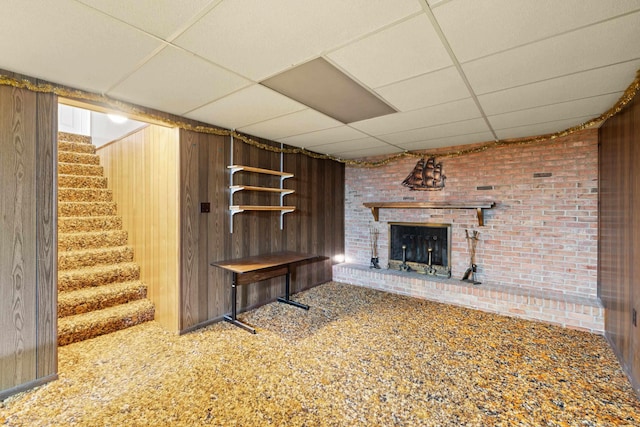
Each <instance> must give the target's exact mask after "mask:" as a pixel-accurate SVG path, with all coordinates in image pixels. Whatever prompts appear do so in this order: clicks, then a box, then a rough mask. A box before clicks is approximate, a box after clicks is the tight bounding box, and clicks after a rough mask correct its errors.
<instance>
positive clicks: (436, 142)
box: [399, 132, 494, 151]
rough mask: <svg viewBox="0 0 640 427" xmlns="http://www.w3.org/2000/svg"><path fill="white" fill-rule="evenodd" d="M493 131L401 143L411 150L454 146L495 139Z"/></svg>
mask: <svg viewBox="0 0 640 427" xmlns="http://www.w3.org/2000/svg"><path fill="white" fill-rule="evenodd" d="M493 140H494V139H493V134H492V133H491V132H478V133H470V134H467V135H456V136H449V137H444V138H436V139H431V140H428V141H417V142H411V143H408V144H399V145H400V146H401V147H402V148H404V149H405V150H409V151H416V150H432V149H434V148H441V147H454V146H457V145H466V144H475V143H477V142H488V141H493Z"/></svg>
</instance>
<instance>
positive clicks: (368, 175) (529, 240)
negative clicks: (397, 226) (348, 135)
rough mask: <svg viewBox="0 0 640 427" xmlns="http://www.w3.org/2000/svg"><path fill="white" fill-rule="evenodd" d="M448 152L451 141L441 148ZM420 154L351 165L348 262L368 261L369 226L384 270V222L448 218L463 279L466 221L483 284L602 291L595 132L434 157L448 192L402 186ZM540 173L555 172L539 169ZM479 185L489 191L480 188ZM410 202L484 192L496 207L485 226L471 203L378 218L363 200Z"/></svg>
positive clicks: (470, 197)
mask: <svg viewBox="0 0 640 427" xmlns="http://www.w3.org/2000/svg"><path fill="white" fill-rule="evenodd" d="M465 148H466V146H465ZM450 151H452V148H451V147H449V148H446V149H442V151H441V152H450ZM436 153H437V152H436ZM417 160H418V159H415V158H407V159H404V160H400V161H396V162H392V163H390V164H388V165H385V166H383V167H380V168H358V167H347V168H346V172H345V256H346V261H347V262H350V263H355V264H359V265H364V266H368V265H369V261H370V258H371V253H370V243H369V229H370V227H372V226H375V227H377V228H378V229H379V230H380V240H379V244H378V248H379V250H378V252H379V258H380V264H381V266H383V267H385V268H386V265H387V262H388V247H387V244H388V222H437V223H450V224H452V240H453V241H452V243H451V247H452V249H451V252H452V257H451V258H452V259H451V264H452V275H453V277H454V278H458V279H459V278H461V277H462V275H463V274H464V271H465V270H466V268H467V267H468V263H469V255H468V248H467V242H466V240H465V229H468V230H478V231H479V233H480V235H479V237H480V240H479V242H478V245H477V252H476V263H477V264H478V275H477V277H478V279H479V280H480V281H482V282H483V283H484V284H490V285H495V286H500V285H505V286H509V287H521V288H524V289H534V290H535V291H536V292H547V293H549V294H556V293H561V294H565V295H573V296H579V297H588V298H593V297H595V296H596V265H597V200H598V194H597V188H598V182H597V176H598V134H597V130H586V131H582V132H578V133H575V134H572V135H569V136H567V137H563V138H558V139H556V140H552V141H546V142H541V143H535V144H528V145H511V146H504V147H499V148H494V149H488V150H486V151H482V152H480V153H476V154H469V155H463V156H459V157H449V158H438V157H436V161H437V162H442V165H443V172H444V174H445V175H446V176H447V180H446V185H445V188H444V189H443V190H442V191H411V190H409V189H408V188H406V187H404V186H402V185H401V183H402V181H403V180H404V179H405V178H406V177H407V175H409V173H410V172H411V171H412V170H413V167H414V166H415V164H416V162H417ZM539 173H543V174H551V176H548V177H537V178H536V177H534V174H539ZM483 186H492V187H493V189H491V190H478V189H477V187H483ZM408 200H410V201H416V202H419V201H449V202H458V201H478V200H482V201H485V200H488V201H494V202H495V203H496V206H495V207H494V208H493V209H488V210H485V226H484V227H479V226H478V222H477V219H476V213H475V210H466V209H465V210H458V209H442V210H440V209H427V210H421V209H380V221H379V222H374V221H373V216H372V215H371V213H370V211H369V209H368V208H365V207H364V206H363V205H362V204H363V203H365V202H383V201H384V202H389V201H408Z"/></svg>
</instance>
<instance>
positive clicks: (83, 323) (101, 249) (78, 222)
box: [58, 132, 155, 345]
mask: <svg viewBox="0 0 640 427" xmlns="http://www.w3.org/2000/svg"><path fill="white" fill-rule="evenodd" d="M133 260H134V253H133V248H132V247H131V246H129V245H128V235H127V232H126V231H125V230H123V229H122V219H121V218H120V217H119V216H117V208H116V204H115V203H114V202H113V194H112V192H111V190H109V189H108V188H107V180H106V178H105V177H104V170H103V168H102V166H100V158H99V156H98V155H97V154H96V149H95V146H94V145H93V144H92V143H91V138H90V137H86V136H81V135H74V134H69V133H64V132H60V133H59V134H58V345H67V344H71V343H73V342H77V341H82V340H86V339H90V338H94V337H97V336H99V335H103V334H107V333H111V332H115V331H118V330H120V329H124V328H128V327H130V326H134V325H137V324H139V323H142V322H146V321H149V320H153V318H154V314H155V309H154V306H153V303H152V302H151V301H150V300H148V299H147V286H146V285H145V284H144V283H143V282H141V281H140V267H139V266H138V265H137V264H136V263H135V262H134V261H133Z"/></svg>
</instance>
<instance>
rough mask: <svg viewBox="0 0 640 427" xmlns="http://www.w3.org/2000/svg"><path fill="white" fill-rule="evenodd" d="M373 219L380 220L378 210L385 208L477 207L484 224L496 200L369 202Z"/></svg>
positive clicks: (480, 224)
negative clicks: (486, 211)
mask: <svg viewBox="0 0 640 427" xmlns="http://www.w3.org/2000/svg"><path fill="white" fill-rule="evenodd" d="M364 205H365V206H366V207H368V208H369V209H371V213H372V214H373V219H374V220H376V221H378V211H379V209H380V208H385V209H475V210H476V213H477V214H478V225H479V226H481V227H482V226H483V225H484V210H483V209H491V208H492V207H494V206H495V202H368V203H364Z"/></svg>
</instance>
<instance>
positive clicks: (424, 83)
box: [376, 67, 470, 111]
mask: <svg viewBox="0 0 640 427" xmlns="http://www.w3.org/2000/svg"><path fill="white" fill-rule="evenodd" d="M376 92H377V93H378V94H379V95H380V96H382V97H383V98H384V99H386V100H387V101H388V102H389V103H391V104H392V105H393V106H394V107H396V108H397V109H399V110H400V111H410V110H416V109H418V108H423V107H429V106H431V105H436V104H443V103H446V102H451V101H455V100H458V99H463V98H468V97H469V96H470V93H469V89H467V86H466V85H465V83H464V81H463V80H462V77H460V74H459V73H458V70H457V69H456V68H455V67H449V68H445V69H444V70H439V71H434V72H432V73H428V74H423V75H421V76H418V77H415V78H412V79H408V80H403V81H401V82H398V83H393V84H390V85H388V86H384V87H381V88H378V89H376Z"/></svg>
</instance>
